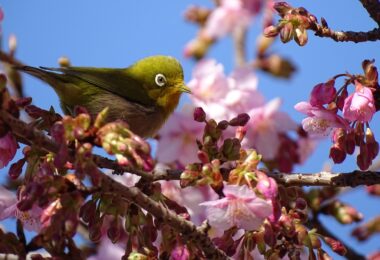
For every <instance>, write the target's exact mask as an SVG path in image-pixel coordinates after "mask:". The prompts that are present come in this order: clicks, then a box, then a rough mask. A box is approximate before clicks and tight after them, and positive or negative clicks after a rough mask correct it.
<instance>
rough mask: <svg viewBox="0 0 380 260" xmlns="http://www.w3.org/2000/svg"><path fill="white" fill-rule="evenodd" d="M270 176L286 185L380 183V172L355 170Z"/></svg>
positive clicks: (342, 185) (350, 185)
mask: <svg viewBox="0 0 380 260" xmlns="http://www.w3.org/2000/svg"><path fill="white" fill-rule="evenodd" d="M268 176H270V177H272V178H273V179H275V180H276V181H277V183H278V184H282V185H284V186H329V187H356V186H359V185H374V184H380V172H372V171H365V172H363V171H353V172H346V173H331V172H318V173H293V174H288V173H268Z"/></svg>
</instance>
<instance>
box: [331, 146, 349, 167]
mask: <svg viewBox="0 0 380 260" xmlns="http://www.w3.org/2000/svg"><path fill="white" fill-rule="evenodd" d="M329 157H330V158H331V159H332V160H333V161H334V163H342V162H343V161H344V160H345V159H346V152H345V151H344V150H343V149H342V148H341V147H339V146H338V145H336V144H334V145H333V146H331V148H330V155H329Z"/></svg>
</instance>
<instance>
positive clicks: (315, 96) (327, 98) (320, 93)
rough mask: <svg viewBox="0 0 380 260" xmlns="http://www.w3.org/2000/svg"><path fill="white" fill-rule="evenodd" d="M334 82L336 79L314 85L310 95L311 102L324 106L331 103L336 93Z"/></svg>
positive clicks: (313, 104) (314, 104)
mask: <svg viewBox="0 0 380 260" xmlns="http://www.w3.org/2000/svg"><path fill="white" fill-rule="evenodd" d="M334 83H335V81H333V80H330V81H328V82H326V83H320V84H318V85H316V86H314V88H313V90H312V91H311V95H310V104H311V105H312V106H322V105H325V104H329V103H331V102H332V101H333V100H334V98H335V95H336V89H335V87H334Z"/></svg>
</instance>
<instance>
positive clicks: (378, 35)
mask: <svg viewBox="0 0 380 260" xmlns="http://www.w3.org/2000/svg"><path fill="white" fill-rule="evenodd" d="M310 29H311V30H313V31H314V32H315V35H316V36H319V37H327V38H331V39H333V40H334V41H336V42H355V43H358V42H367V41H378V40H380V28H375V29H373V30H371V31H368V32H353V31H334V30H332V29H330V28H327V27H323V26H322V25H320V24H318V23H315V24H314V26H312V27H311V28H310Z"/></svg>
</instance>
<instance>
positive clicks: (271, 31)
mask: <svg viewBox="0 0 380 260" xmlns="http://www.w3.org/2000/svg"><path fill="white" fill-rule="evenodd" d="M280 30H281V27H279V26H275V25H270V26H268V27H266V28H265V29H264V36H265V37H268V38H269V37H276V36H277V35H278V34H279V33H280Z"/></svg>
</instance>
